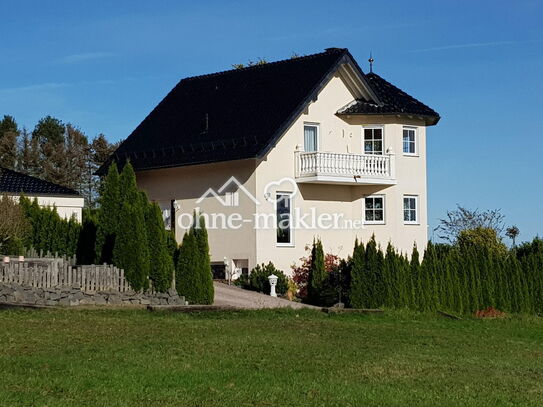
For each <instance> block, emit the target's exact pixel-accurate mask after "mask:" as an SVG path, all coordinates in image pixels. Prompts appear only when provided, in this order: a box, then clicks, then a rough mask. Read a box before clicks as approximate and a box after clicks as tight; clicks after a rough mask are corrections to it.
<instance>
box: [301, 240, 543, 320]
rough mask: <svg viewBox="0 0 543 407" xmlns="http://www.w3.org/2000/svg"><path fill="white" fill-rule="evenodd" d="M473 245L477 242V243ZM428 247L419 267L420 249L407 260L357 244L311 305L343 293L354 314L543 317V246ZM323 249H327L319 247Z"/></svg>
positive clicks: (390, 249) (317, 262)
mask: <svg viewBox="0 0 543 407" xmlns="http://www.w3.org/2000/svg"><path fill="white" fill-rule="evenodd" d="M472 243H473V242H472ZM472 243H468V244H463V243H461V242H460V243H459V244H456V245H443V244H437V245H436V244H433V243H431V242H430V243H428V246H427V248H426V251H425V254H424V260H422V262H420V258H419V253H418V251H417V248H416V247H414V249H413V252H412V254H411V256H410V258H409V259H408V257H407V256H405V255H402V254H400V253H398V252H397V251H396V250H395V249H394V248H393V247H392V245H390V244H389V245H388V247H387V249H386V251H385V252H383V251H382V250H381V248H380V247H379V246H378V245H377V244H376V242H375V239H374V238H372V239H371V240H370V241H369V242H368V243H367V244H366V245H364V244H362V243H358V242H356V244H355V248H354V251H353V254H352V256H351V257H349V259H347V260H346V261H342V262H339V263H338V265H337V267H335V268H334V269H333V270H329V271H328V273H327V275H328V278H327V279H326V280H324V281H323V282H321V283H320V285H319V286H318V287H313V288H311V284H312V281H313V280H314V278H312V276H311V273H315V270H314V269H313V268H312V269H311V273H310V276H309V279H308V281H309V290H308V293H311V292H312V290H313V292H314V291H315V290H317V291H318V292H319V293H320V295H319V296H317V298H316V297H315V294H313V295H309V296H308V297H306V300H307V301H309V302H318V303H320V304H322V305H330V303H333V302H337V301H336V300H337V298H338V291H339V290H341V291H342V293H343V298H344V300H345V301H346V302H347V304H348V305H349V306H351V307H354V308H378V307H390V308H409V309H413V310H420V311H432V310H448V311H452V312H458V313H471V312H474V311H476V310H480V309H484V308H486V307H494V308H496V309H499V310H502V311H507V312H518V313H537V314H541V313H543V240H541V239H537V238H536V239H534V241H533V242H531V243H526V244H524V245H523V246H521V247H520V248H514V249H512V250H507V249H505V250H503V247H500V249H499V250H495V249H494V246H488V245H485V244H479V243H475V244H472ZM320 247H322V246H320ZM315 250H316V252H317V256H316V257H315V255H314V254H313V256H312V259H313V258H315V261H313V260H312V262H313V264H315V265H316V266H318V267H320V270H318V271H317V272H318V273H319V274H320V273H321V271H322V270H323V267H322V266H321V264H322V262H321V260H320V258H321V254H320V253H319V251H322V249H321V248H319V242H315V244H314V245H313V252H315Z"/></svg>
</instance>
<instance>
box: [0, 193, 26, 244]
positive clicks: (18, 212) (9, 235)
mask: <svg viewBox="0 0 543 407" xmlns="http://www.w3.org/2000/svg"><path fill="white" fill-rule="evenodd" d="M0 213H1V214H2V216H0V252H2V253H5V254H14V255H17V254H19V253H20V252H21V251H22V241H23V239H24V237H25V236H26V234H27V233H28V231H29V226H30V225H29V223H28V220H27V219H26V218H25V216H24V212H23V210H22V208H21V206H20V205H19V204H18V203H17V202H15V201H14V200H13V199H12V198H10V197H8V196H7V195H3V196H1V197H0Z"/></svg>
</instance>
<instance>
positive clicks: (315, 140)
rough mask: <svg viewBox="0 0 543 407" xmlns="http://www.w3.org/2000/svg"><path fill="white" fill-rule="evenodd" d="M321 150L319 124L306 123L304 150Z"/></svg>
mask: <svg viewBox="0 0 543 407" xmlns="http://www.w3.org/2000/svg"><path fill="white" fill-rule="evenodd" d="M318 150H319V125H318V124H315V123H305V124H304V151H305V152H312V151H318Z"/></svg>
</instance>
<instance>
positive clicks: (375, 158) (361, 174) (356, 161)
mask: <svg viewBox="0 0 543 407" xmlns="http://www.w3.org/2000/svg"><path fill="white" fill-rule="evenodd" d="M295 154H296V181H297V182H308V183H322V184H366V185H368V184H373V185H392V184H395V183H396V173H395V172H396V171H395V159H394V154H393V153H391V152H389V153H387V154H344V153H325V152H320V151H312V152H303V151H296V153H295Z"/></svg>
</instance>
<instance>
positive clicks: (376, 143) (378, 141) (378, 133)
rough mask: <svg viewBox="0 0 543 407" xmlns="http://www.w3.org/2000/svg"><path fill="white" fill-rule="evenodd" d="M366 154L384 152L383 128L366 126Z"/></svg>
mask: <svg viewBox="0 0 543 407" xmlns="http://www.w3.org/2000/svg"><path fill="white" fill-rule="evenodd" d="M364 154H383V128H382V127H374V128H364Z"/></svg>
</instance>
